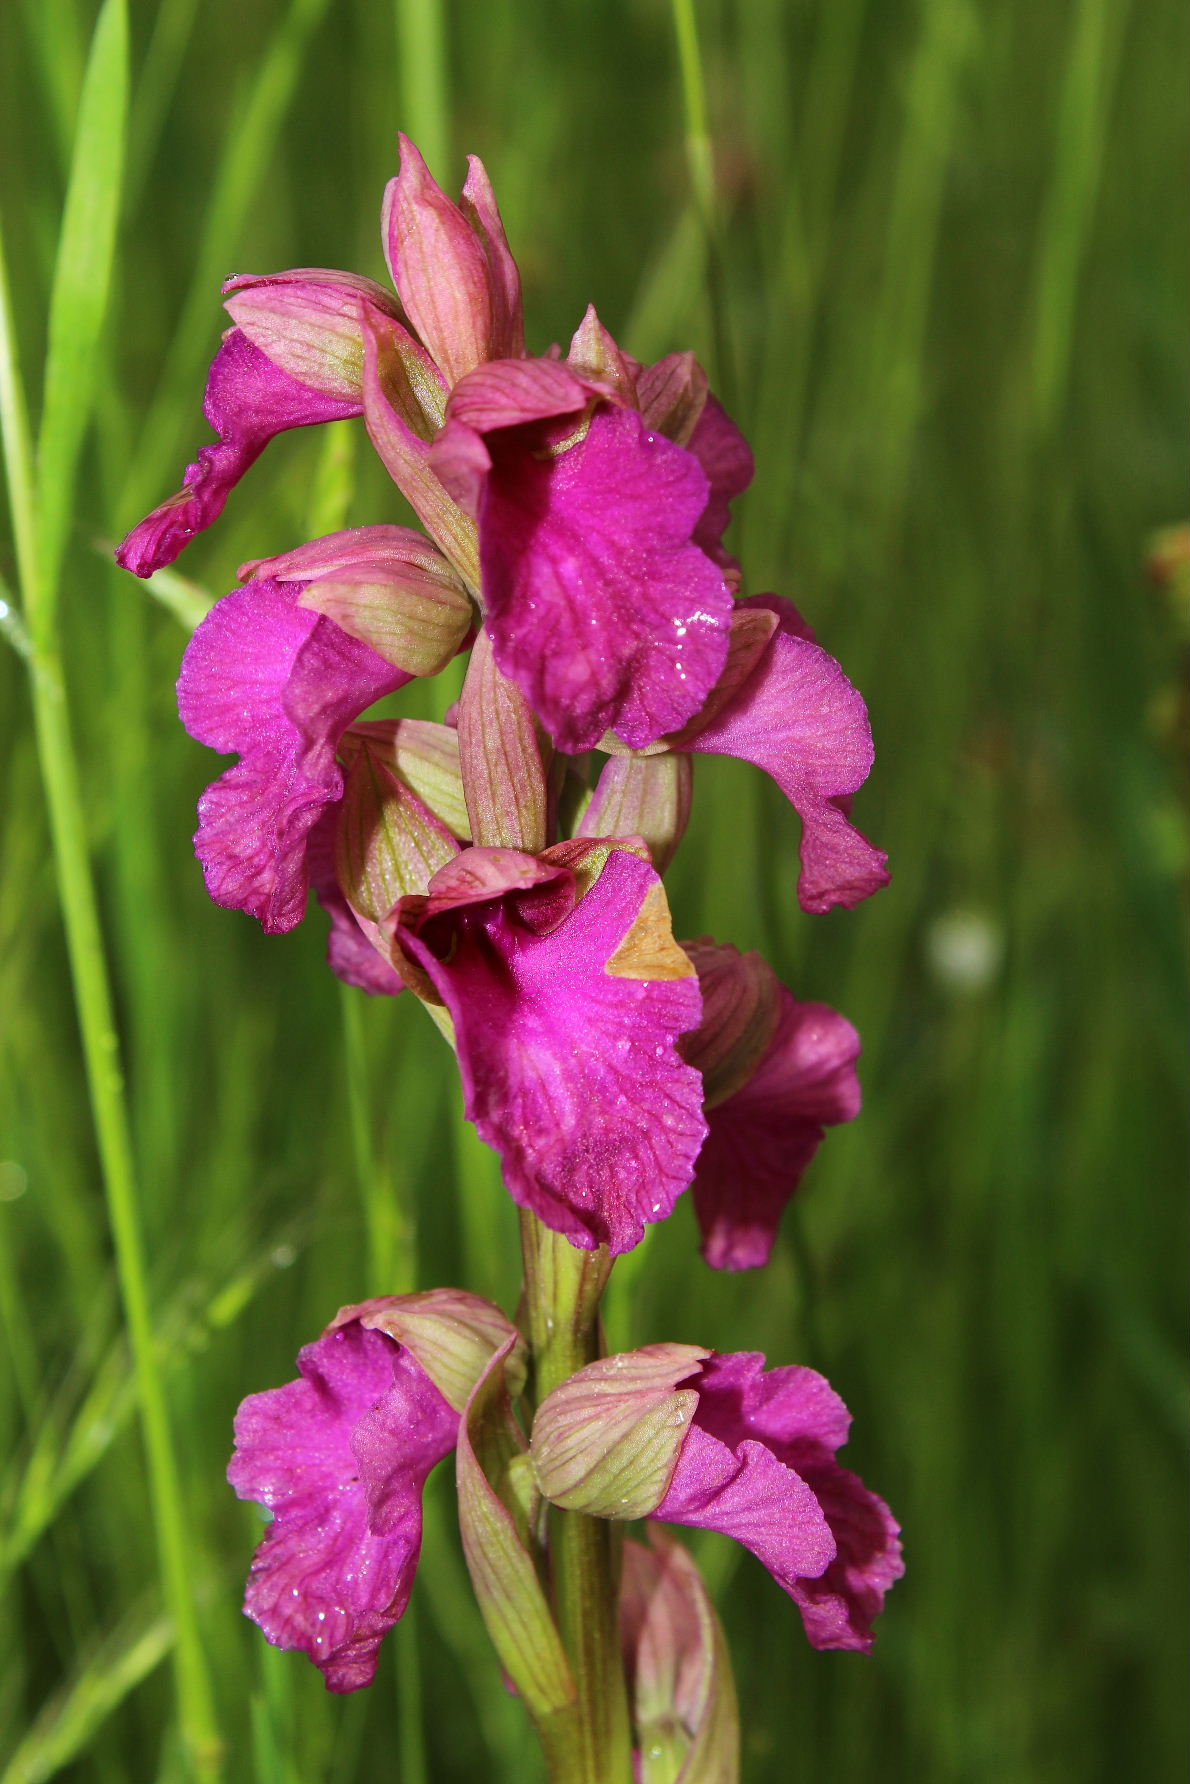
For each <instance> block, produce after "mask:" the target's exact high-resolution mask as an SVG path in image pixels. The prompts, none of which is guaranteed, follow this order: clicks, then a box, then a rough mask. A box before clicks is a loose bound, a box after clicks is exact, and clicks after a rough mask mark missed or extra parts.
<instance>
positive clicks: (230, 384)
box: [116, 328, 362, 576]
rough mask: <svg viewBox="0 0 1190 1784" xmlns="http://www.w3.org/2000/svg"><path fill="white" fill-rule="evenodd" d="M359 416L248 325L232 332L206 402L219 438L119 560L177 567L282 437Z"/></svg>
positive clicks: (358, 408)
mask: <svg viewBox="0 0 1190 1784" xmlns="http://www.w3.org/2000/svg"><path fill="white" fill-rule="evenodd" d="M360 413H362V401H360V400H358V399H355V398H345V397H343V396H340V395H336V394H331V393H328V392H326V391H319V390H314V389H312V388H311V387H310V386H309V385H306V384H299V383H298V381H297V379H296V378H291V377H290V376H289V374H288V372H283V371H282V370H281V368H280V366H277V365H274V363H273V361H272V360H271V359H269V358H268V356H267V355H266V354H264V353H262V352H261V350H260V348H259V347H254V346H253V345H252V342H251V341H250V340H249V339H248V337H247V335H245V334H244V333H243V331H242V330H241V329H238V328H233V329H231V330H230V331H229V333H228V334H226V335H225V336H224V338H223V345H222V346H221V347H220V349H219V351H218V353H216V355H215V358H214V360H213V362H212V364H211V370H210V374H209V377H208V379H207V394H206V399H205V401H204V403H203V414H204V415H205V416H206V418H207V420H208V421H209V422H210V424H211V426H212V427H213V428H214V430H215V432H216V433H217V434H218V436H219V439H218V441H217V443H216V444H215V445H213V446H204V447H203V448H202V449H201V451H200V452H199V454H198V457H197V459H196V460H195V462H194V463H193V464H192V465H188V466H187V468H186V476H185V479H184V482H183V485H182V488H181V489H180V490H179V492H178V494H177V495H175V496H171V497H170V498H169V500H168V502H163V503H162V504H161V506H160V507H159V508H154V510H153V512H152V513H151V514H150V515H148V516H147V517H146V518H145V519H144V520H142V521H141V523H140V525H139V526H135V527H133V529H132V531H131V532H130V533H129V534H128V537H127V538H126V539H125V540H124V542H123V544H122V545H121V546H120V548H119V550H118V551H117V552H116V562H117V563H118V564H120V565H121V566H122V567H123V568H124V569H125V570H131V571H132V573H133V575H134V576H151V575H152V574H153V572H154V570H160V569H161V567H162V565H163V564H172V563H173V561H174V559H175V558H176V557H177V556H178V555H179V553H180V552H182V551H184V550H185V548H186V546H187V545H189V543H190V541H191V540H192V539H193V538H194V536H195V534H196V533H201V532H203V531H204V529H205V528H206V527H209V526H210V525H211V523H212V521H215V520H218V518H219V516H220V515H221V514H222V512H223V507H224V503H225V502H226V501H227V498H228V496H229V495H230V493H231V491H232V490H233V489H234V488H235V486H236V484H237V483H238V482H239V480H240V478H241V477H242V476H243V475H244V473H245V471H247V470H248V469H249V467H250V466H252V465H253V464H255V462H256V460H257V459H258V458H259V457H260V455H261V453H262V452H263V451H264V449H265V447H266V446H267V445H268V443H269V441H270V440H272V439H273V438H274V437H275V436H276V435H277V434H280V433H284V432H286V431H287V429H289V428H293V427H310V426H312V425H313V424H314V423H316V422H320V421H340V420H342V419H344V418H345V417H346V416H350V415H359V414H360Z"/></svg>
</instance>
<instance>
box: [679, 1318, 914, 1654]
mask: <svg viewBox="0 0 1190 1784" xmlns="http://www.w3.org/2000/svg"><path fill="white" fill-rule="evenodd" d="M692 1385H696V1386H697V1388H698V1390H699V1402H698V1409H697V1411H696V1413H695V1427H696V1428H698V1429H699V1430H701V1431H703V1432H704V1433H706V1434H707V1435H708V1436H710V1437H712V1438H713V1439H714V1440H715V1441H716V1442H718V1443H719V1444H721V1445H723V1446H725V1447H726V1448H727V1449H728V1450H731V1451H734V1452H737V1453H742V1452H743V1451H744V1450H748V1449H751V1448H752V1447H753V1446H754V1443H755V1442H756V1441H757V1440H759V1442H760V1443H762V1444H763V1445H764V1446H765V1448H766V1450H767V1451H768V1453H769V1454H770V1455H771V1457H772V1458H773V1460H774V1461H775V1462H776V1463H778V1464H780V1465H781V1466H783V1467H784V1468H785V1469H786V1470H788V1471H793V1472H795V1473H796V1476H799V1477H800V1478H801V1480H802V1481H803V1482H804V1483H805V1484H806V1486H807V1487H809V1488H810V1489H811V1490H812V1491H813V1493H814V1495H815V1497H816V1499H817V1500H818V1503H819V1505H820V1506H821V1508H822V1512H823V1515H824V1516H825V1518H826V1521H827V1524H828V1525H829V1527H830V1532H831V1536H832V1538H833V1540H834V1543H835V1546H836V1550H837V1553H836V1554H835V1556H834V1558H833V1559H832V1560H831V1561H830V1563H829V1565H828V1566H827V1567H826V1568H825V1569H815V1570H813V1572H810V1571H809V1570H801V1571H800V1572H799V1573H798V1574H797V1575H796V1576H795V1577H792V1578H789V1579H782V1578H781V1576H780V1575H779V1574H777V1573H776V1570H775V1569H770V1571H773V1572H774V1575H775V1577H776V1578H778V1580H779V1582H780V1583H781V1584H782V1585H784V1586H785V1589H786V1591H788V1592H789V1593H790V1595H791V1596H792V1597H793V1599H794V1600H795V1602H796V1603H797V1605H798V1608H799V1609H800V1610H801V1613H802V1619H803V1621H804V1623H805V1626H806V1634H807V1635H808V1637H809V1639H810V1641H811V1643H812V1644H813V1646H814V1647H816V1648H850V1649H853V1650H857V1651H859V1652H862V1653H866V1652H867V1651H868V1650H869V1649H870V1648H871V1646H872V1640H873V1637H872V1622H873V1619H874V1618H875V1617H876V1616H877V1615H878V1614H879V1612H880V1610H881V1609H882V1608H883V1604H884V1596H885V1593H886V1592H887V1591H888V1589H889V1587H890V1586H891V1585H892V1584H893V1582H894V1581H895V1580H898V1579H899V1578H900V1577H901V1575H902V1573H903V1572H904V1566H903V1563H902V1561H901V1547H900V1543H899V1541H898V1535H899V1532H898V1528H897V1524H896V1522H895V1520H894V1518H893V1516H892V1513H891V1512H890V1511H889V1509H888V1506H887V1505H886V1504H885V1503H884V1501H883V1499H881V1498H880V1497H879V1496H878V1495H877V1494H875V1493H873V1492H871V1491H870V1490H869V1489H868V1488H867V1487H866V1486H865V1485H864V1483H863V1481H861V1480H860V1479H859V1477H858V1475H855V1474H852V1473H851V1472H850V1471H849V1470H848V1469H846V1468H842V1467H840V1465H839V1463H838V1462H837V1461H836V1460H835V1451H836V1450H838V1449H840V1448H841V1447H842V1446H843V1444H844V1443H846V1441H847V1434H848V1429H849V1427H850V1423H851V1420H850V1415H849V1414H848V1411H847V1408H846V1407H845V1406H844V1404H843V1402H842V1400H841V1399H840V1398H839V1396H838V1394H836V1393H835V1391H834V1389H833V1388H832V1387H831V1385H830V1383H829V1382H828V1381H826V1380H825V1379H824V1378H823V1377H822V1376H821V1375H819V1374H817V1373H816V1371H815V1370H813V1369H806V1368H800V1367H787V1368H778V1369H768V1370H766V1369H765V1368H764V1358H763V1357H761V1356H758V1355H755V1354H751V1353H743V1354H740V1355H735V1356H716V1357H712V1358H711V1359H710V1360H709V1361H708V1362H707V1363H705V1364H704V1365H703V1368H702V1372H701V1375H700V1377H699V1378H697V1379H696V1381H695V1382H694V1383H693V1384H692ZM691 1435H693V1431H692V1432H691ZM680 1467H681V1462H679V1468H680ZM676 1480H677V1475H675V1481H676ZM670 1491H671V1493H672V1491H673V1488H672V1486H671V1489H670ZM657 1515H658V1516H668V1515H671V1514H668V1513H666V1512H665V1511H664V1510H660V1511H659V1512H658V1514H657ZM675 1521H677V1522H681V1521H682V1520H681V1519H677V1520H675ZM714 1528H716V1529H717V1528H719V1526H718V1525H715V1526H714ZM733 1534H734V1532H733ZM749 1546H751V1545H749ZM762 1559H763V1557H762ZM766 1565H768V1563H767V1562H766Z"/></svg>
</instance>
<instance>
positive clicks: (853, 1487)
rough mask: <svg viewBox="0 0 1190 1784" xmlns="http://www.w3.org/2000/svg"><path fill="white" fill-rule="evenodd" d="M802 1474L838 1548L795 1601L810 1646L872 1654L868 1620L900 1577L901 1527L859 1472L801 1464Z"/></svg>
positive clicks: (801, 1585) (805, 1583)
mask: <svg viewBox="0 0 1190 1784" xmlns="http://www.w3.org/2000/svg"><path fill="white" fill-rule="evenodd" d="M801 1472H802V1474H803V1476H804V1478H805V1480H806V1482H807V1483H808V1485H809V1486H811V1487H812V1488H813V1489H814V1492H815V1493H816V1494H817V1496H818V1503H819V1504H820V1505H821V1507H822V1509H823V1511H824V1512H825V1513H826V1519H827V1522H828V1523H829V1525H830V1527H831V1532H832V1534H833V1536H834V1538H835V1542H836V1544H837V1546H838V1551H839V1552H838V1554H837V1555H836V1557H835V1559H834V1560H833V1561H832V1562H831V1564H830V1566H829V1567H828V1568H827V1570H826V1572H825V1573H823V1574H820V1575H819V1577H818V1578H817V1579H813V1580H810V1579H806V1580H801V1581H800V1582H799V1583H798V1587H797V1590H796V1591H795V1593H794V1598H795V1599H796V1601H797V1605H798V1609H799V1610H800V1611H801V1613H802V1622H803V1623H804V1624H805V1626H806V1634H807V1636H808V1637H809V1638H810V1645H811V1647H815V1648H850V1649H852V1650H853V1651H855V1652H857V1653H861V1654H867V1653H869V1652H870V1651H871V1648H872V1644H873V1642H874V1640H875V1636H874V1635H873V1632H872V1624H873V1621H874V1620H875V1619H876V1618H877V1617H878V1616H879V1615H880V1612H881V1611H882V1610H883V1609H884V1598H885V1594H886V1593H887V1592H888V1591H889V1590H890V1588H891V1587H892V1586H893V1585H894V1584H895V1583H896V1581H897V1580H899V1579H900V1578H901V1575H902V1574H903V1573H904V1571H905V1564H904V1562H903V1560H902V1559H901V1544H900V1526H899V1525H898V1524H897V1521H896V1519H895V1518H894V1517H893V1515H892V1512H891V1511H890V1510H889V1508H888V1506H887V1505H886V1504H885V1503H884V1500H883V1499H881V1497H880V1495H879V1494H878V1493H873V1492H872V1491H871V1490H870V1488H868V1487H865V1485H864V1483H863V1481H862V1480H861V1479H860V1478H859V1476H858V1474H852V1473H851V1471H850V1469H848V1468H840V1467H839V1466H838V1464H837V1463H834V1462H832V1463H828V1464H824V1465H823V1466H817V1465H815V1464H811V1463H803V1465H802V1469H801Z"/></svg>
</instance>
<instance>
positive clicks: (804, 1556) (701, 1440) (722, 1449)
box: [653, 1384, 836, 1592]
mask: <svg viewBox="0 0 1190 1784" xmlns="http://www.w3.org/2000/svg"><path fill="white" fill-rule="evenodd" d="M698 1385H701V1384H698ZM695 1420H696V1422H695V1423H694V1424H693V1425H691V1427H690V1430H689V1431H688V1432H687V1433H686V1439H685V1442H684V1443H683V1444H682V1450H681V1454H680V1455H679V1457H678V1465H677V1467H676V1468H675V1470H674V1473H673V1478H672V1479H671V1481H670V1483H669V1488H668V1490H667V1492H666V1495H665V1498H664V1499H663V1500H662V1501H661V1503H660V1505H659V1506H658V1507H657V1509H656V1511H655V1512H654V1513H653V1516H654V1517H655V1518H660V1519H662V1520H663V1521H664V1522H665V1523H668V1524H691V1525H694V1526H695V1527H696V1528H698V1529H700V1530H718V1531H720V1532H721V1533H722V1534H723V1535H724V1536H733V1537H734V1538H735V1540H736V1541H737V1542H740V1543H742V1544H743V1545H744V1547H745V1548H746V1549H750V1550H751V1551H752V1553H753V1554H754V1555H755V1556H756V1557H757V1559H758V1560H759V1561H762V1562H763V1563H764V1565H765V1566H766V1567H767V1568H768V1570H769V1572H770V1573H771V1574H772V1576H773V1578H774V1579H775V1580H776V1581H777V1584H778V1585H779V1586H783V1587H784V1588H785V1590H786V1591H787V1592H792V1591H793V1590H794V1588H795V1586H796V1585H797V1584H798V1582H799V1581H801V1580H804V1579H813V1578H816V1577H817V1576H818V1575H819V1574H821V1573H823V1572H824V1571H825V1570H826V1568H827V1567H828V1566H829V1565H830V1563H831V1562H832V1561H833V1560H834V1558H835V1554H836V1548H835V1541H834V1538H833V1537H832V1535H831V1532H830V1527H829V1525H828V1523H827V1520H826V1517H825V1515H824V1514H823V1510H822V1507H821V1506H820V1505H819V1503H818V1500H817V1498H816V1497H815V1495H814V1493H813V1492H812V1491H811V1489H810V1487H809V1486H808V1485H807V1484H806V1482H805V1481H804V1480H802V1478H801V1476H800V1475H798V1474H797V1473H795V1472H794V1470H793V1469H792V1468H786V1467H784V1466H783V1465H782V1464H781V1463H780V1462H779V1461H778V1460H777V1459H776V1457H775V1456H773V1455H771V1454H770V1453H769V1451H768V1450H767V1449H766V1448H765V1446H764V1444H763V1443H754V1442H752V1441H750V1440H747V1439H745V1440H743V1441H741V1442H740V1443H738V1444H736V1445H735V1446H734V1447H733V1448H729V1447H728V1446H727V1444H725V1443H721V1442H720V1440H719V1439H718V1438H717V1437H713V1436H711V1434H710V1432H708V1431H705V1430H703V1429H702V1428H701V1426H700V1424H699V1423H698V1422H697V1420H698V1413H697V1412H696V1413H695Z"/></svg>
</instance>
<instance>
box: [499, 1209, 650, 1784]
mask: <svg viewBox="0 0 1190 1784" xmlns="http://www.w3.org/2000/svg"><path fill="white" fill-rule="evenodd" d="M521 1246H522V1251H523V1255H524V1262H525V1290H524V1302H523V1306H522V1316H521V1317H522V1327H523V1330H524V1332H525V1336H526V1339H527V1340H528V1344H529V1349H530V1353H531V1357H532V1363H531V1388H532V1394H533V1399H534V1401H535V1402H537V1403H538V1404H540V1402H541V1401H542V1400H544V1398H545V1397H546V1395H547V1394H549V1393H552V1391H553V1389H554V1388H556V1387H559V1386H561V1384H562V1383H563V1382H564V1381H567V1380H568V1379H569V1378H570V1376H572V1375H573V1374H575V1372H576V1371H577V1370H579V1369H581V1368H583V1367H585V1365H586V1364H587V1363H592V1362H595V1361H596V1359H597V1358H598V1357H599V1356H600V1355H602V1351H603V1346H602V1342H601V1332H600V1320H599V1308H600V1303H601V1301H602V1299H603V1294H604V1290H605V1289H606V1287H607V1284H608V1279H609V1278H610V1276H611V1271H612V1259H611V1257H610V1255H609V1254H608V1251H607V1249H606V1247H604V1246H600V1247H599V1248H598V1250H596V1251H579V1250H577V1249H576V1247H574V1246H573V1245H571V1244H569V1243H568V1242H567V1240H565V1239H564V1238H563V1237H562V1236H561V1234H559V1233H554V1232H551V1231H550V1229H549V1227H547V1226H544V1225H543V1224H542V1222H541V1221H540V1220H538V1219H537V1217H536V1215H534V1214H531V1213H529V1212H528V1211H527V1210H525V1211H524V1212H522V1214H521ZM547 1528H548V1554H549V1577H550V1586H551V1593H552V1598H553V1604H554V1611H555V1615H556V1617H557V1621H558V1628H559V1630H560V1632H561V1635H562V1641H563V1645H564V1646H565V1648H566V1652H567V1655H568V1656H569V1659H570V1665H571V1668H572V1670H573V1672H574V1679H575V1684H576V1685H577V1687H578V1698H579V1703H578V1711H579V1713H578V1718H577V1726H576V1737H575V1745H576V1747H577V1748H578V1751H577V1752H574V1753H570V1754H567V1755H565V1756H562V1757H563V1766H562V1769H559V1770H556V1771H555V1772H553V1773H552V1774H551V1784H572V1781H573V1784H631V1778H632V1743H631V1736H630V1730H629V1720H628V1696H627V1690H626V1686H625V1681H624V1663H623V1659H622V1656H621V1644H620V1628H619V1600H620V1550H621V1543H620V1541H619V1532H618V1531H617V1528H616V1526H615V1525H614V1524H612V1523H610V1522H609V1521H608V1520H607V1519H603V1518H592V1517H587V1516H586V1515H585V1514H584V1513H582V1512H574V1511H563V1510H562V1509H561V1508H560V1507H559V1506H556V1505H555V1506H551V1507H550V1509H549V1518H548V1526H547Z"/></svg>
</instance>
